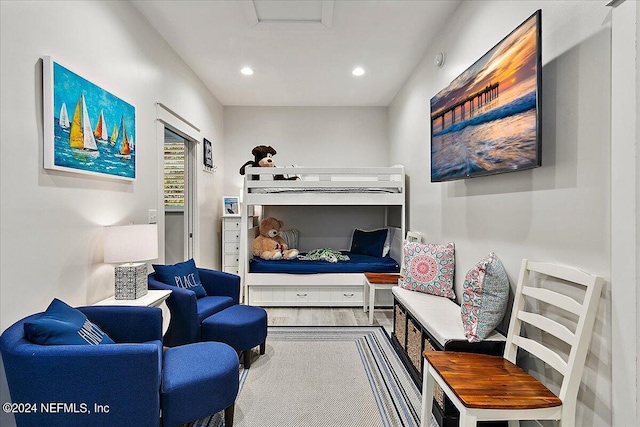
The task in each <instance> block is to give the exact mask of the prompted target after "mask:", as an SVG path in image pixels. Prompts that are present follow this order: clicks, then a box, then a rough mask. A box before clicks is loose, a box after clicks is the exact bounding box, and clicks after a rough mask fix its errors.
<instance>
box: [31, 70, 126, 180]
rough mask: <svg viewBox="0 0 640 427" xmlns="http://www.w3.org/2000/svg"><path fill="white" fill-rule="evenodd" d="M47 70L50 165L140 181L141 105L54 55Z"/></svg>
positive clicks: (47, 161)
mask: <svg viewBox="0 0 640 427" xmlns="http://www.w3.org/2000/svg"><path fill="white" fill-rule="evenodd" d="M43 71H44V102H45V108H44V115H45V117H44V126H45V141H44V167H45V168H47V169H56V170H66V171H72V172H80V173H87V174H98V175H108V176H112V177H116V178H122V179H128V180H133V179H135V178H136V142H137V138H136V109H135V107H134V106H133V105H131V104H129V103H128V102H126V101H123V100H122V99H120V98H118V97H117V96H115V95H113V94H111V93H110V92H107V91H106V90H104V89H102V88H101V87H100V86H97V85H95V84H94V83H92V82H90V81H88V80H86V79H85V78H83V77H81V76H79V75H78V74H76V73H74V72H73V71H71V70H69V69H68V68H65V67H64V66H62V65H60V64H59V63H57V62H55V61H53V60H52V59H51V58H50V57H45V58H44V59H43Z"/></svg>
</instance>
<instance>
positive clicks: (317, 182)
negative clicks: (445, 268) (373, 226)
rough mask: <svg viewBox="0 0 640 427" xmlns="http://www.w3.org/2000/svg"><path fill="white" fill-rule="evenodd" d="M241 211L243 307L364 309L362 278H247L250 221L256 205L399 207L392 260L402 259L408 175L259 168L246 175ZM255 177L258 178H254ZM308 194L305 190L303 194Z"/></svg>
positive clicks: (396, 170)
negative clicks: (275, 176) (290, 177)
mask: <svg viewBox="0 0 640 427" xmlns="http://www.w3.org/2000/svg"><path fill="white" fill-rule="evenodd" d="M245 173H246V175H245V181H244V191H243V202H242V204H241V205H242V206H241V221H242V223H241V241H240V260H239V274H240V276H241V278H242V283H243V286H242V295H243V301H244V302H245V304H252V305H262V306H361V305H362V304H363V298H364V295H363V281H364V274H363V273H322V274H287V273H249V260H250V259H251V256H252V255H251V249H250V248H251V247H252V243H253V239H254V238H255V236H257V234H258V227H251V228H250V224H249V217H250V215H253V212H254V208H255V207H256V206H269V205H274V206H275V205H277V206H287V205H288V206H384V207H386V208H387V209H385V225H388V220H389V213H388V208H389V207H394V206H395V207H399V208H400V211H401V214H400V222H401V223H400V227H399V228H398V227H390V232H391V237H390V245H391V251H390V255H391V257H392V258H393V259H395V260H397V261H398V262H400V261H401V258H402V240H403V238H404V235H405V229H406V226H405V217H406V215H405V176H404V168H403V167H402V166H392V167H367V168H362V167H360V168H358V167H354V168H304V167H286V168H282V167H278V168H275V169H274V168H255V167H249V168H246V171H245ZM273 174H284V175H285V176H286V175H296V176H298V177H300V178H301V180H300V181H287V180H285V181H281V180H278V181H275V180H273ZM254 175H255V176H256V177H257V178H258V179H254ZM302 189H304V190H302ZM251 225H252V224H251Z"/></svg>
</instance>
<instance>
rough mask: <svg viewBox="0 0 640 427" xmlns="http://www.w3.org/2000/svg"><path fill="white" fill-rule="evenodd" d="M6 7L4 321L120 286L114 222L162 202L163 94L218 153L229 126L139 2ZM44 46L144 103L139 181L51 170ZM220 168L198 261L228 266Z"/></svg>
mask: <svg viewBox="0 0 640 427" xmlns="http://www.w3.org/2000/svg"><path fill="white" fill-rule="evenodd" d="M1 7H2V21H1V22H2V41H1V43H2V44H1V49H0V50H1V54H2V61H1V62H2V64H1V79H2V80H1V82H2V100H1V102H2V104H1V105H2V129H1V135H2V136H1V141H2V143H1V147H0V149H1V165H2V169H1V173H2V199H1V201H2V203H1V215H0V216H1V224H2V229H1V232H2V243H1V245H2V260H1V269H0V270H1V272H0V274H1V276H0V277H1V282H0V296H1V306H0V307H1V310H0V311H1V318H0V319H1V320H0V329H2V330H4V329H5V328H6V327H8V326H9V325H10V324H11V323H13V322H14V321H16V320H18V319H19V318H21V317H23V316H25V315H28V314H31V313H34V312H37V311H40V310H43V309H44V308H46V306H47V305H48V304H49V302H51V300H52V298H54V297H57V298H60V299H63V300H65V301H67V302H68V303H69V304H72V305H82V304H91V303H94V302H96V301H98V300H100V299H103V298H105V297H107V296H109V295H110V294H112V293H113V266H111V265H106V264H104V263H103V256H102V228H103V226H105V225H111V224H126V223H127V222H128V221H135V222H136V223H145V222H147V220H148V214H147V212H148V210H149V209H158V211H159V212H161V211H162V206H158V200H159V193H158V182H159V173H161V172H160V170H159V165H158V155H159V152H158V147H157V146H156V141H157V137H156V107H155V103H156V102H161V103H163V104H164V105H166V106H168V107H169V108H171V109H172V110H173V111H175V112H177V113H178V114H180V115H181V116H183V117H185V118H187V119H188V120H189V121H190V122H192V123H193V124H195V125H196V126H198V128H200V130H201V135H202V136H203V137H206V138H207V139H209V140H211V141H213V143H214V155H215V157H217V158H221V157H222V154H223V152H222V145H221V143H222V132H223V130H222V124H223V123H222V106H221V104H220V103H219V102H218V101H217V100H216V99H215V98H214V97H213V96H212V95H211V94H210V92H209V91H208V90H206V88H205V87H204V85H203V84H202V83H201V82H200V81H199V80H198V79H197V78H196V77H195V75H194V74H193V73H192V72H191V71H190V69H189V68H188V67H187V66H186V65H185V64H184V63H183V62H182V61H181V60H180V59H179V57H178V56H177V54H176V53H175V52H174V51H173V50H171V48H170V47H169V46H168V45H167V44H166V43H165V42H163V41H162V39H161V37H160V36H159V35H158V34H157V32H155V30H153V29H152V28H151V27H150V25H148V24H147V22H146V21H145V20H144V19H143V18H142V16H141V15H140V14H139V13H138V12H137V10H136V9H135V8H133V7H132V6H131V5H130V4H129V3H128V2H111V1H104V2H100V1H98V2H75V1H74V2H5V1H3V2H2V4H1ZM42 55H51V56H52V57H53V58H54V60H56V61H59V62H60V63H62V64H63V65H65V66H67V67H68V68H70V69H71V70H72V71H74V72H76V73H77V74H79V75H81V76H83V77H85V78H87V79H89V80H91V81H92V82H94V83H96V84H98V85H100V86H102V87H103V88H105V89H107V90H109V91H110V92H112V93H114V94H116V95H118V96H119V97H121V98H122V99H124V100H126V101H127V102H129V103H131V104H133V105H135V106H136V114H137V138H136V143H137V144H136V146H137V149H138V171H137V179H136V181H135V182H125V181H118V180H113V179H104V178H95V177H88V176H86V175H79V174H73V173H64V172H55V171H48V170H44V169H43V166H42V164H43V160H42V158H43V157H42V156H43V155H42V145H43V136H42V89H41V88H42V64H41V62H40V61H39V57H40V56H42ZM201 162H202V153H201V150H200V149H199V150H198V165H201V164H202V163H201ZM221 174H222V172H219V173H217V174H208V173H205V172H203V171H202V168H201V167H200V166H199V173H198V177H197V182H198V195H199V206H198V208H199V217H200V220H201V224H200V227H199V229H200V235H199V239H200V240H199V241H200V248H199V254H200V257H199V259H198V260H197V262H198V263H199V264H201V265H204V266H211V267H213V266H215V265H216V263H217V265H219V261H218V258H219V256H218V253H219V249H218V248H219V243H217V234H216V233H217V230H218V229H219V224H218V223H219V221H218V213H219V199H220V197H219V195H220V194H221V188H222V179H221ZM160 219H161V220H162V218H160ZM159 225H160V226H161V225H162V224H159ZM216 245H217V246H216Z"/></svg>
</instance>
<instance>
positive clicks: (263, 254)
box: [252, 217, 300, 259]
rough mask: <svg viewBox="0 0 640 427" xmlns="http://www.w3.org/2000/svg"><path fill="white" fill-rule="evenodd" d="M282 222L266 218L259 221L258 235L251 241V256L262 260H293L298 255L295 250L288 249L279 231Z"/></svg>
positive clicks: (282, 225) (282, 224)
mask: <svg viewBox="0 0 640 427" xmlns="http://www.w3.org/2000/svg"><path fill="white" fill-rule="evenodd" d="M282 227H284V222H282V221H280V220H278V219H276V218H273V217H268V218H264V219H263V220H262V221H260V235H259V236H258V237H256V238H255V240H254V241H253V247H252V249H253V255H254V256H259V257H260V258H262V259H293V258H296V257H297V256H298V254H299V253H300V252H299V251H298V250H297V249H289V246H287V244H286V243H285V241H284V239H283V238H282V237H280V230H281V229H282Z"/></svg>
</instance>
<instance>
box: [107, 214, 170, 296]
mask: <svg viewBox="0 0 640 427" xmlns="http://www.w3.org/2000/svg"><path fill="white" fill-rule="evenodd" d="M156 258H158V225H157V224H130V225H114V226H111V227H105V229H104V262H106V263H113V264H116V263H124V264H120V265H117V266H116V269H115V270H116V273H115V298H116V299H121V300H131V299H137V298H140V297H141V296H143V295H146V294H147V263H146V262H144V261H149V260H152V259H156ZM140 261H143V262H140Z"/></svg>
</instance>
